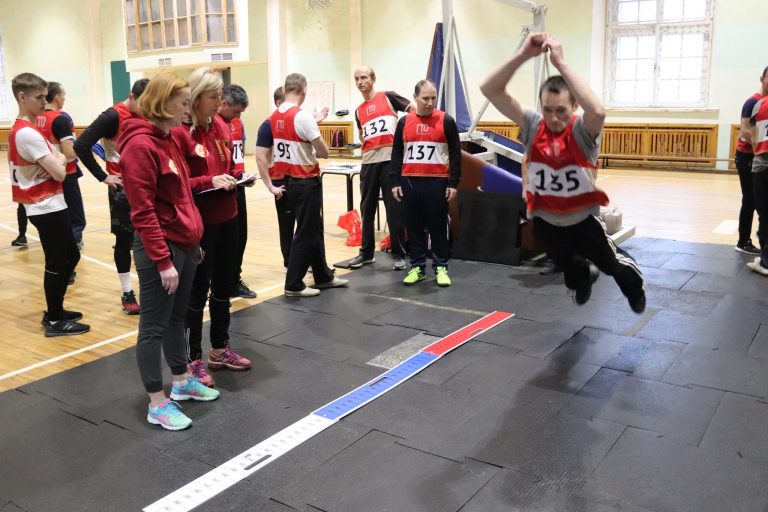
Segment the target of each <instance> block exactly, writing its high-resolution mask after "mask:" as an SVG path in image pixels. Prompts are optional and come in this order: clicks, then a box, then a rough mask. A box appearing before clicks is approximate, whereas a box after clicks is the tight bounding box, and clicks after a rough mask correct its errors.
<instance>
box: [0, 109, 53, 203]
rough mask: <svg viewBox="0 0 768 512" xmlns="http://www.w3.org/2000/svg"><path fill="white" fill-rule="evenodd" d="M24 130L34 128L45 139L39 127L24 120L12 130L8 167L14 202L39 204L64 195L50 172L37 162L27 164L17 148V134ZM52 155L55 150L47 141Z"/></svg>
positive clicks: (18, 121)
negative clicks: (58, 195)
mask: <svg viewBox="0 0 768 512" xmlns="http://www.w3.org/2000/svg"><path fill="white" fill-rule="evenodd" d="M22 128H32V129H33V130H36V131H37V132H39V133H40V135H42V136H43V138H45V134H43V133H42V132H41V131H40V130H39V129H38V127H37V126H35V125H33V124H32V123H30V122H29V121H26V120H24V119H17V120H16V122H15V123H13V127H12V128H11V134H10V138H9V140H8V167H9V168H10V171H11V194H12V197H13V200H14V201H15V202H17V203H22V204H35V203H39V202H41V201H43V200H45V199H48V198H49V197H53V196H55V195H57V194H61V193H62V188H61V182H59V181H56V180H54V179H53V178H52V177H51V175H50V174H48V171H46V170H45V169H44V168H43V166H42V165H40V164H39V163H37V162H27V161H26V160H24V159H23V158H22V157H21V155H20V154H19V151H18V149H17V148H16V133H17V132H18V131H19V130H21V129H22ZM46 143H47V144H48V147H50V148H51V153H55V151H56V150H55V149H54V148H53V146H51V143H50V142H48V141H47V139H46Z"/></svg>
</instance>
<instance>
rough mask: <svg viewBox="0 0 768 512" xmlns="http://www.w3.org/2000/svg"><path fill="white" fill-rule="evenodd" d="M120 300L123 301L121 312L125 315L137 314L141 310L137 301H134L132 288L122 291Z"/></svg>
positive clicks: (134, 296)
mask: <svg viewBox="0 0 768 512" xmlns="http://www.w3.org/2000/svg"><path fill="white" fill-rule="evenodd" d="M121 302H122V303H123V313H125V314H126V315H138V314H139V312H140V311H141V308H140V307H139V303H138V302H136V295H135V294H134V293H133V290H131V291H129V292H125V293H123V296H122V298H121Z"/></svg>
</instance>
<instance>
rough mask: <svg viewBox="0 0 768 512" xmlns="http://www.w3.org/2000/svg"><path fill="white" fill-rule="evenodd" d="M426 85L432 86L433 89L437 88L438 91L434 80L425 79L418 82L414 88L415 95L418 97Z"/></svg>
mask: <svg viewBox="0 0 768 512" xmlns="http://www.w3.org/2000/svg"><path fill="white" fill-rule="evenodd" d="M425 85H431V86H432V87H434V88H435V90H437V86H436V85H435V82H433V81H432V80H427V79H426V78H425V79H424V80H419V81H418V82H416V87H414V88H413V94H415V95H416V96H418V95H419V94H421V89H423V88H424V86H425Z"/></svg>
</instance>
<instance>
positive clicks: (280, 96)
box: [272, 85, 285, 105]
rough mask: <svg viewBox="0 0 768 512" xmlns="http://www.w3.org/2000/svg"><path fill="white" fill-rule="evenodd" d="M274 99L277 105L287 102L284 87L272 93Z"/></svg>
mask: <svg viewBox="0 0 768 512" xmlns="http://www.w3.org/2000/svg"><path fill="white" fill-rule="evenodd" d="M272 99H273V100H274V101H275V105H277V104H278V103H282V102H284V101H285V93H284V92H283V86H282V85H281V86H280V87H278V88H277V89H275V92H273V93H272Z"/></svg>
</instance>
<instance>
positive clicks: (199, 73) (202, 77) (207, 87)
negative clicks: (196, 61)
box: [189, 66, 224, 129]
mask: <svg viewBox="0 0 768 512" xmlns="http://www.w3.org/2000/svg"><path fill="white" fill-rule="evenodd" d="M189 87H190V88H192V108H190V109H189V110H190V115H191V116H192V129H194V127H195V126H197V125H198V124H200V120H199V119H198V118H197V114H196V113H195V109H196V107H197V100H198V98H199V97H200V95H201V94H202V93H204V92H205V91H211V90H214V89H222V88H223V87H224V79H223V78H222V77H221V73H219V72H217V71H214V70H213V68H210V67H208V66H203V67H201V68H197V69H196V70H194V71H193V72H192V74H191V75H189Z"/></svg>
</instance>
